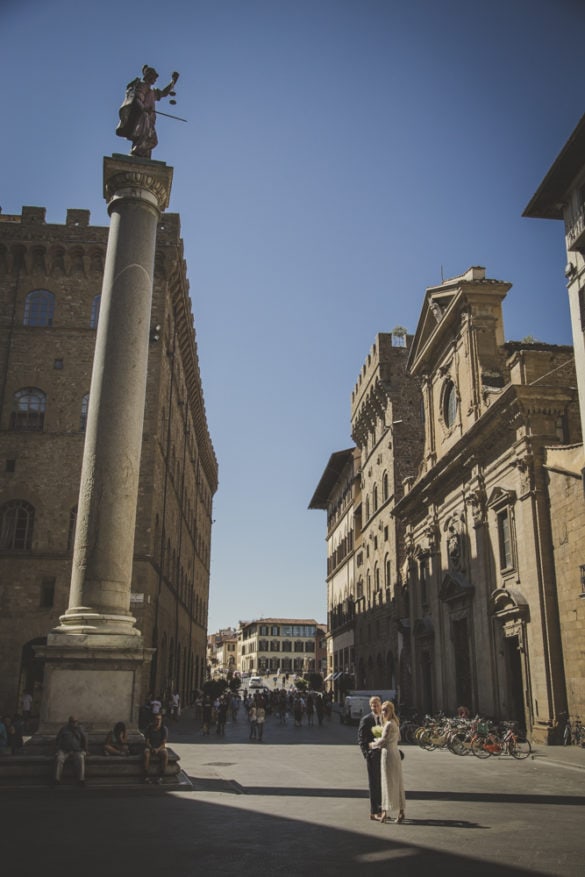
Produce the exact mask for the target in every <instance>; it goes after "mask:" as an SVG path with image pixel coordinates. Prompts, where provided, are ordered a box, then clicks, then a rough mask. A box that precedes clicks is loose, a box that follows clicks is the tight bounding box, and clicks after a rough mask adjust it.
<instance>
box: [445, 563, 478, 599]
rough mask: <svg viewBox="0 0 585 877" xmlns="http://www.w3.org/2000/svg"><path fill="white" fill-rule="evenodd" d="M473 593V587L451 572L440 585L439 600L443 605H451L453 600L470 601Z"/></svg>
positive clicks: (457, 574) (460, 575) (463, 578)
mask: <svg viewBox="0 0 585 877" xmlns="http://www.w3.org/2000/svg"><path fill="white" fill-rule="evenodd" d="M474 593H475V587H474V586H473V585H472V584H471V583H470V582H469V580H468V579H467V578H466V577H465V576H464V575H462V574H461V573H459V572H456V571H455V570H451V571H450V572H448V573H447V574H446V575H445V577H444V578H443V581H442V583H441V587H440V589H439V598H440V599H441V600H442V601H443V602H444V603H452V602H453V601H455V600H461V599H463V600H470V599H471V598H472V597H473V595H474Z"/></svg>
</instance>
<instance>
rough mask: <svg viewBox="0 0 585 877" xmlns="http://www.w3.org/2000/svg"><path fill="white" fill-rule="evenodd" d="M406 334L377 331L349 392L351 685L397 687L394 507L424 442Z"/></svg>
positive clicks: (399, 530) (398, 535)
mask: <svg viewBox="0 0 585 877" xmlns="http://www.w3.org/2000/svg"><path fill="white" fill-rule="evenodd" d="M411 342H412V338H411V337H410V336H407V335H406V334H403V333H402V332H394V333H380V334H378V335H377V336H376V339H375V342H374V344H373V346H372V348H371V350H370V352H369V354H368V356H367V359H366V361H365V362H364V364H363V367H362V369H361V371H360V374H359V377H358V380H357V383H356V385H355V387H354V390H353V393H352V396H351V434H352V438H353V440H354V441H355V443H356V446H357V448H358V449H359V451H360V466H361V471H360V503H359V505H357V506H356V510H355V516H356V519H357V521H358V523H357V524H356V529H358V530H359V534H360V535H359V542H357V541H356V545H355V628H354V629H355V685H356V687H357V688H358V689H372V688H380V689H396V690H397V692H399V697H401V698H402V699H404V698H405V697H407V696H408V690H407V684H408V678H407V679H405V680H404V681H402V682H401V679H400V672H401V668H400V666H399V656H400V655H401V654H403V653H405V648H406V647H407V645H408V643H407V644H406V646H405V642H404V635H403V625H402V623H401V619H403V618H404V616H405V614H406V607H407V594H406V591H405V588H404V581H403V578H402V567H403V563H404V559H405V540H404V524H403V522H402V521H401V520H400V519H399V518H396V517H395V516H394V514H393V512H394V507H395V506H396V504H397V503H398V502H399V501H400V499H401V498H402V495H403V490H404V482H405V480H406V479H407V478H408V477H409V476H412V475H414V473H415V472H416V471H417V468H418V465H419V462H420V459H421V454H422V442H423V423H422V420H421V407H420V388H419V380H418V377H417V376H413V375H410V374H408V372H407V362H408V357H409V351H410V344H411Z"/></svg>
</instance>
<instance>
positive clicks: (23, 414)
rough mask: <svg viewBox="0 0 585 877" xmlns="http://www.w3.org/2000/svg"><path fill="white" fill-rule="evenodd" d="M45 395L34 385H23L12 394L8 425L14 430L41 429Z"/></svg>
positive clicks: (32, 430) (45, 403) (45, 405)
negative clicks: (23, 386)
mask: <svg viewBox="0 0 585 877" xmlns="http://www.w3.org/2000/svg"><path fill="white" fill-rule="evenodd" d="M46 407H47V397H46V395H45V393H43V391H42V390H39V389H37V388H36V387H25V388H24V389H22V390H17V392H16V393H15V394H14V401H13V407H12V415H11V419H10V427H11V429H14V430H19V431H20V430H22V431H27V432H28V431H30V432H35V431H39V432H40V431H41V430H42V429H43V425H44V422H45V409H46Z"/></svg>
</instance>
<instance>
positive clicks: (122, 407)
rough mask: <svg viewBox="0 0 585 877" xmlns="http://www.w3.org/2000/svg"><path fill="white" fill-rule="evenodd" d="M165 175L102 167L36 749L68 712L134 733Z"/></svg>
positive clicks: (98, 731)
mask: <svg viewBox="0 0 585 877" xmlns="http://www.w3.org/2000/svg"><path fill="white" fill-rule="evenodd" d="M171 181H172V168H169V167H167V166H166V165H165V164H164V163H163V162H157V161H150V160H147V159H136V158H131V157H128V156H123V155H114V156H112V157H111V158H105V159H104V195H105V198H106V201H107V203H108V211H109V214H110V232H109V237H108V248H107V254H106V263H105V268H104V279H103V286H102V296H101V304H100V312H99V321H98V329H97V337H96V346H95V354H94V363H93V371H92V380H91V387H90V394H89V408H88V417H87V425H86V436H85V446H84V452H83V465H82V472H81V483H80V491H79V505H78V513H77V526H76V534H75V545H74V551H73V564H72V576H71V590H70V595H69V607H68V609H67V611H66V612H65V614H64V615H62V616H61V618H60V624H59V626H58V627H57V628H55V629H54V630H53V631H51V633H50V634H49V636H48V639H47V645H46V646H44V647H42V648H40V649H39V650H38V652H39V654H40V655H42V656H43V657H44V659H45V683H44V689H43V701H42V705H41V716H40V727H39V732H38V735H35V736H36V738H37V740H40V739H42V738H47V737H48V736H49V735H50V736H53V737H54V734H55V733H56V731H57V730H58V728H59V727H61V725H63V724H64V723H65V722H66V721H67V718H68V717H69V716H70V715H74V716H75V717H76V718H77V719H78V720H79V721H80V722H81V724H82V725H83V726H84V727H85V729H86V730H87V731H88V732H89V734H90V739H93V738H95V739H98V738H99V737H100V736H101V738H102V739H103V736H104V735H105V732H106V731H107V730H108V729H110V728H111V727H112V726H113V725H114V724H115V722H117V721H124V722H125V723H126V725H127V727H128V730H129V731H130V734H131V736H132V735H134V736H136V735H138V724H137V722H138V708H139V706H140V698H141V695H142V691H143V689H142V674H143V672H144V669H145V666H146V665H147V663H148V662H149V661H150V658H151V650H150V649H148V650H147V649H145V648H144V643H143V639H142V636H141V634H140V631H139V630H137V628H136V627H135V619H134V617H133V616H132V615H131V613H130V591H131V580H132V565H133V554H134V528H135V522H136V507H137V499H138V480H139V474H140V454H141V448H142V433H143V422H144V406H145V398H146V372H147V364H148V346H149V335H150V321H151V305H152V290H153V279H154V261H155V247H156V232H157V225H158V222H159V220H160V218H161V214H162V212H163V210H164V209H165V208H166V207H167V206H168V203H169V198H170V191H171Z"/></svg>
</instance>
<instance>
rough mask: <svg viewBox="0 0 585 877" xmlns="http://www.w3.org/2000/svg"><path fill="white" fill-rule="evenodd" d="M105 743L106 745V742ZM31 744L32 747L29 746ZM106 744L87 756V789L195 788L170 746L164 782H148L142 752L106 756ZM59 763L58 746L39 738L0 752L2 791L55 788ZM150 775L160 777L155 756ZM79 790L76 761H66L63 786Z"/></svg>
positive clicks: (0, 787) (93, 746)
mask: <svg viewBox="0 0 585 877" xmlns="http://www.w3.org/2000/svg"><path fill="white" fill-rule="evenodd" d="M102 746H103V744H102ZM27 747H28V748H27ZM101 753H102V747H98V746H96V745H91V744H90V747H89V752H88V754H87V756H86V758H85V786H86V788H144V790H145V791H147V790H149V789H161V788H162V789H164V790H167V791H172V790H177V789H180V790H185V791H188V790H189V789H192V785H191V781H190V780H189V778H188V777H187V775H186V774H185V772H184V771H182V770H181V767H180V765H179V756H178V755H177V753H176V752H175V751H174V750H173V749H170V748H168V753H169V761H168V764H167V768H166V771H165V775H164V777H162V782H161V784H160V785H149V784H146V783H145V782H144V773H143V768H142V752H141V751H138V752H136V753H135V754H132V755H128V756H119V755H103V754H101ZM54 766H55V746H54V743H53V744H52V745H49V744H47V745H43V744H42V743H39V742H38V741H37V742H36V743H35V745H33V746H30V747H29V746H28V744H27V743H25V745H24V747H23V748H22V750H20V752H19V753H18V754H17V755H0V791H2V790H8V789H22V788H39V787H45V788H51V786H52V780H53V776H54ZM149 776H151V777H152V778H153V779H154V778H155V777H157V776H158V762H157V760H156V758H155V757H153V759H152V761H151V765H150V772H149ZM66 788H72V789H76V788H77V784H76V782H75V775H74V771H73V764H72V762H71V761H70V760H69V761H67V762H65V766H64V769H63V777H62V780H61V784H60V786H59V788H58V789H57V790H56V791H60V790H61V789H66Z"/></svg>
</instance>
